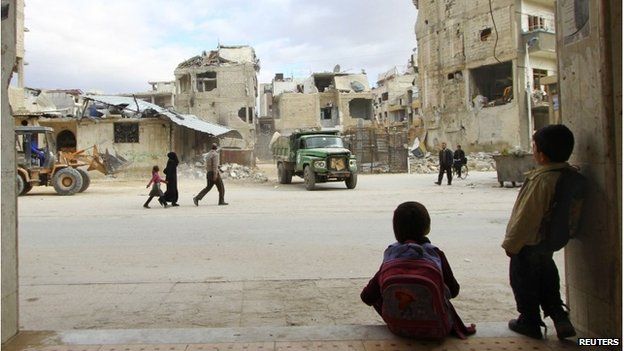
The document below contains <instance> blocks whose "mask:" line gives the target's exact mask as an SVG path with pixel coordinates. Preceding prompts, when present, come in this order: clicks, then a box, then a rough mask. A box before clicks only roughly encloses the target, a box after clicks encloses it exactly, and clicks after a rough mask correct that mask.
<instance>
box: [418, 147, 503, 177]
mask: <svg viewBox="0 0 624 351" xmlns="http://www.w3.org/2000/svg"><path fill="white" fill-rule="evenodd" d="M496 154H497V153H495V154H494V153H487V152H472V153H470V154H468V155H466V158H467V159H468V171H478V172H491V171H495V170H496V163H495V162H494V158H492V156H493V155H496ZM409 162H410V170H411V172H412V173H417V174H433V173H438V172H439V168H438V167H439V159H438V155H437V154H436V155H434V154H431V153H429V152H427V153H426V154H425V156H424V157H421V158H417V157H412V156H410V158H409Z"/></svg>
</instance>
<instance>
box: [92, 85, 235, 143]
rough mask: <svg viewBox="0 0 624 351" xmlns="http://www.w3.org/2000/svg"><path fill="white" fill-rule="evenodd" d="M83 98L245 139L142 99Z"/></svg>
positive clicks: (202, 130)
mask: <svg viewBox="0 0 624 351" xmlns="http://www.w3.org/2000/svg"><path fill="white" fill-rule="evenodd" d="M83 98H84V99H90V100H93V101H98V102H101V103H104V104H107V105H114V106H117V107H120V108H123V109H126V110H130V111H134V112H144V111H145V110H149V109H151V110H154V111H156V112H157V113H158V114H160V115H162V116H165V117H167V118H169V119H170V120H171V121H172V122H173V123H175V124H177V125H180V126H184V127H186V128H190V129H193V130H197V131H200V132H203V133H207V134H210V135H214V136H221V135H225V134H228V136H230V137H234V138H238V139H242V138H243V137H242V135H241V134H240V132H238V131H237V130H235V129H230V128H228V127H225V126H222V125H218V124H214V123H210V122H206V121H202V120H201V119H199V118H197V116H195V115H182V114H179V113H177V112H174V111H169V110H167V109H164V108H162V107H160V106H158V105H154V104H152V103H149V102H146V101H143V100H140V99H134V98H132V97H128V96H116V95H86V96H84V97H83Z"/></svg>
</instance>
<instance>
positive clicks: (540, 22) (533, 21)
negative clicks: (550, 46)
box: [527, 15, 546, 32]
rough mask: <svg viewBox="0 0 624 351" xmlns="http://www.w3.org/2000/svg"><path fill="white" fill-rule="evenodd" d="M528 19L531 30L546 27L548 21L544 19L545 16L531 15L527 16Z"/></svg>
mask: <svg viewBox="0 0 624 351" xmlns="http://www.w3.org/2000/svg"><path fill="white" fill-rule="evenodd" d="M527 19H528V22H529V23H528V24H529V32H532V31H534V30H538V29H546V21H545V20H544V17H540V16H532V15H529V16H527Z"/></svg>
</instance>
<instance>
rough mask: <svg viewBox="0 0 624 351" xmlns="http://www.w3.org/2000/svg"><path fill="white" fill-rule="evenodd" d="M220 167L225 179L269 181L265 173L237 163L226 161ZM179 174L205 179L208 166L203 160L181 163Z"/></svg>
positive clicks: (182, 176) (256, 181)
mask: <svg viewBox="0 0 624 351" xmlns="http://www.w3.org/2000/svg"><path fill="white" fill-rule="evenodd" d="M219 169H220V170H221V178H223V179H230V180H242V181H252V182H254V183H264V182H267V181H268V178H267V176H266V175H265V174H264V173H262V172H260V171H258V170H255V169H253V168H251V167H247V166H242V165H239V164H236V163H224V164H222V165H220V166H219ZM178 176H179V177H180V178H190V179H204V178H206V166H205V164H204V163H202V162H195V163H186V164H181V165H179V166H178Z"/></svg>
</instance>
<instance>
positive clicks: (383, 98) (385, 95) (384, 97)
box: [381, 93, 388, 101]
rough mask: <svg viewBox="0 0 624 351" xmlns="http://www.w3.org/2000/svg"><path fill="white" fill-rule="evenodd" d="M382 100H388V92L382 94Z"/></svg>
mask: <svg viewBox="0 0 624 351" xmlns="http://www.w3.org/2000/svg"><path fill="white" fill-rule="evenodd" d="M381 100H383V101H388V93H383V94H381Z"/></svg>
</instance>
